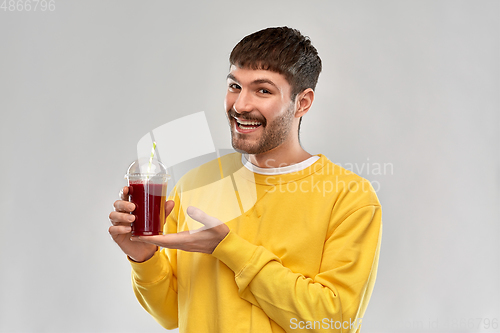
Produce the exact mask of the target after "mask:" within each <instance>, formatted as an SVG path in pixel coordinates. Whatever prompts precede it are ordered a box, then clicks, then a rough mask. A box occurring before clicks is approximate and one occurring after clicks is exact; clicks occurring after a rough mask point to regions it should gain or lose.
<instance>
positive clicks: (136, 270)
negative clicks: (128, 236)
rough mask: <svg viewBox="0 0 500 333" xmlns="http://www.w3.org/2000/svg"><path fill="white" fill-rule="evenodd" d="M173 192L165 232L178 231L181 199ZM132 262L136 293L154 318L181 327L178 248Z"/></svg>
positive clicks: (133, 283)
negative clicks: (178, 300)
mask: <svg viewBox="0 0 500 333" xmlns="http://www.w3.org/2000/svg"><path fill="white" fill-rule="evenodd" d="M173 193H174V194H173V195H171V196H170V197H169V199H170V200H172V199H173V200H174V202H175V206H174V209H173V211H172V212H171V213H170V215H169V216H168V217H167V220H166V225H165V228H166V232H168V233H174V232H177V219H176V216H177V214H178V207H179V201H178V200H177V199H178V196H177V195H175V189H174V192H173ZM129 261H130V265H131V266H132V287H133V290H134V293H135V296H136V298H137V300H138V301H139V303H140V304H141V305H142V307H143V308H144V310H146V311H147V312H148V313H149V314H150V315H151V316H153V318H154V319H155V320H156V321H157V322H158V323H159V324H160V325H162V326H163V327H165V328H166V329H174V328H177V327H178V316H177V250H175V249H162V250H158V251H156V253H155V254H154V255H153V257H151V258H150V259H149V260H147V261H145V262H141V263H138V262H134V261H132V260H130V259H129Z"/></svg>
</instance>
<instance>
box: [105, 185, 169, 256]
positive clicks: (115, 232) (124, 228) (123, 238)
mask: <svg viewBox="0 0 500 333" xmlns="http://www.w3.org/2000/svg"><path fill="white" fill-rule="evenodd" d="M128 194H129V188H128V186H125V187H124V188H123V189H122V190H121V191H120V199H121V200H117V201H115V203H114V204H113V207H114V208H115V210H114V211H113V212H111V213H110V214H109V221H110V222H111V224H113V225H112V226H111V227H109V234H110V235H111V237H112V238H113V240H114V241H115V242H116V244H118V246H119V247H120V248H121V249H122V251H123V252H124V253H125V254H126V255H128V256H129V257H130V258H131V259H132V260H134V261H137V262H142V261H146V260H148V259H149V258H151V257H152V256H153V255H154V253H155V252H156V246H155V245H153V244H148V243H140V242H132V241H131V240H130V237H131V236H132V233H131V232H132V227H131V225H132V222H134V219H135V216H134V215H132V214H130V213H131V212H133V211H134V210H135V205H134V204H133V203H131V202H129V201H128ZM174 205H175V204H174V202H173V201H172V200H169V201H167V202H166V204H165V216H168V214H170V212H171V211H172V209H173V208H174Z"/></svg>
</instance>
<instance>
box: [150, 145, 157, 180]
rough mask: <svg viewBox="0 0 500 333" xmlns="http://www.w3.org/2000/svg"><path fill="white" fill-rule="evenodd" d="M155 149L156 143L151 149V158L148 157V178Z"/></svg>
mask: <svg viewBox="0 0 500 333" xmlns="http://www.w3.org/2000/svg"><path fill="white" fill-rule="evenodd" d="M155 149H156V141H154V142H153V149H151V156H150V157H149V165H148V178H149V174H150V173H151V164H152V163H153V156H154V155H155Z"/></svg>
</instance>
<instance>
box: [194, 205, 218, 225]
mask: <svg viewBox="0 0 500 333" xmlns="http://www.w3.org/2000/svg"><path fill="white" fill-rule="evenodd" d="M186 213H187V214H188V215H189V216H190V217H191V218H192V219H193V220H195V221H198V222H200V223H202V224H203V225H204V227H203V228H202V229H208V228H213V227H216V226H218V225H219V224H222V222H221V221H220V220H219V219H218V218H215V217H213V216H210V215H208V214H206V213H205V212H204V211H202V210H201V209H199V208H196V207H193V206H189V207H188V208H187V209H186Z"/></svg>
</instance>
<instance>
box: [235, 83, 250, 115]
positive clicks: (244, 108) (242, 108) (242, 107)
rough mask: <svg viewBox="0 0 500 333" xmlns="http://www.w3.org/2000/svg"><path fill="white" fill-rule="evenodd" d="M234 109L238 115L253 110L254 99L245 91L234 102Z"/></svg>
mask: <svg viewBox="0 0 500 333" xmlns="http://www.w3.org/2000/svg"><path fill="white" fill-rule="evenodd" d="M233 109H234V111H236V112H237V113H240V114H241V113H245V112H250V111H252V110H253V105H252V97H251V96H250V94H249V93H248V92H246V91H245V90H243V89H242V90H241V91H240V93H239V94H238V97H237V98H236V100H235V101H234V104H233Z"/></svg>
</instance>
